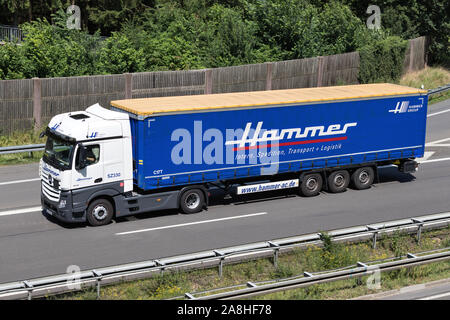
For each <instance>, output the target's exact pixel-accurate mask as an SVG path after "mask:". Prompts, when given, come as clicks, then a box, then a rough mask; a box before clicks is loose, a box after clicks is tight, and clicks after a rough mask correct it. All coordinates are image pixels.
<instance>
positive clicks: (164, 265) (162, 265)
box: [155, 260, 166, 275]
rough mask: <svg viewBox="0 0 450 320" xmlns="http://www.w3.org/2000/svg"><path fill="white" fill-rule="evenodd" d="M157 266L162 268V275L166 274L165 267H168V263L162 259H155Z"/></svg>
mask: <svg viewBox="0 0 450 320" xmlns="http://www.w3.org/2000/svg"><path fill="white" fill-rule="evenodd" d="M155 263H156V265H157V266H159V267H160V268H159V270H161V275H163V274H164V269H165V268H166V264H165V263H164V262H162V261H160V260H155Z"/></svg>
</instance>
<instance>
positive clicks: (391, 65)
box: [358, 36, 408, 83]
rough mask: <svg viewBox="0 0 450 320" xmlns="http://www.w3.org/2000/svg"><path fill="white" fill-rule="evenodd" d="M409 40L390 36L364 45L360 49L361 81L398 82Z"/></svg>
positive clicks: (359, 75)
mask: <svg viewBox="0 0 450 320" xmlns="http://www.w3.org/2000/svg"><path fill="white" fill-rule="evenodd" d="M407 45H408V41H407V40H403V39H401V38H400V37H398V36H388V37H386V38H385V39H381V40H375V41H373V42H371V43H368V44H366V45H364V46H362V47H361V48H360V49H359V50H358V51H359V55H360V66H359V74H358V78H359V81H360V82H361V83H371V82H396V81H398V80H399V79H400V76H401V74H402V69H403V61H404V58H405V52H406V47H407Z"/></svg>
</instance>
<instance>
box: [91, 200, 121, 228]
mask: <svg viewBox="0 0 450 320" xmlns="http://www.w3.org/2000/svg"><path fill="white" fill-rule="evenodd" d="M113 216H114V208H113V206H112V204H111V202H109V201H108V200H106V199H97V200H94V201H92V202H91V203H90V204H89V207H88V209H87V211H86V218H87V221H88V222H89V224H90V225H91V226H103V225H106V224H108V223H110V222H111V219H112V218H113Z"/></svg>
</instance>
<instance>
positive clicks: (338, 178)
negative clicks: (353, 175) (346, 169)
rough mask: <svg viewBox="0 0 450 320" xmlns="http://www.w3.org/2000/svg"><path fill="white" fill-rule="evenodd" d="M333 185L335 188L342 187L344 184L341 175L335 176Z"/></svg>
mask: <svg viewBox="0 0 450 320" xmlns="http://www.w3.org/2000/svg"><path fill="white" fill-rule="evenodd" d="M334 184H335V185H336V186H337V187H342V186H343V185H344V184H345V178H344V176H343V175H342V174H337V175H336V176H335V177H334Z"/></svg>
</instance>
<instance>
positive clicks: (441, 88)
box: [428, 83, 450, 96]
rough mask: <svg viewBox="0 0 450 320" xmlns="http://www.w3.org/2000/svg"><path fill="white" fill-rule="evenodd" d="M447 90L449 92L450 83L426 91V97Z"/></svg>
mask: <svg viewBox="0 0 450 320" xmlns="http://www.w3.org/2000/svg"><path fill="white" fill-rule="evenodd" d="M447 90H450V83H447V84H446V85H443V86H440V87H437V88H435V89H430V90H428V95H429V96H430V95H433V94H436V93H442V92H444V91H447Z"/></svg>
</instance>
